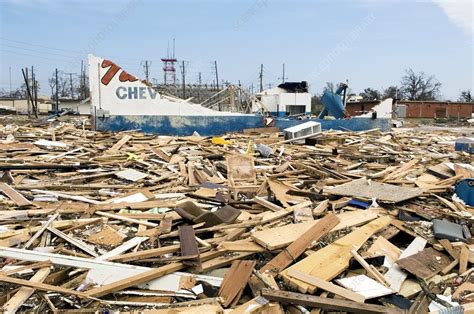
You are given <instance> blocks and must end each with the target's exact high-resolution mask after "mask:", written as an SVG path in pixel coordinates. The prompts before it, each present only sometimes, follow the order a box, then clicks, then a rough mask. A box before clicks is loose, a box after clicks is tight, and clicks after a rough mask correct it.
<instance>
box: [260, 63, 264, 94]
mask: <svg viewBox="0 0 474 314" xmlns="http://www.w3.org/2000/svg"><path fill="white" fill-rule="evenodd" d="M259 78H260V91H263V64H261V65H260V76H259Z"/></svg>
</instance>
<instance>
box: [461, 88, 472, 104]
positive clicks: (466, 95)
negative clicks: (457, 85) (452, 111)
mask: <svg viewBox="0 0 474 314" xmlns="http://www.w3.org/2000/svg"><path fill="white" fill-rule="evenodd" d="M458 101H462V102H472V101H473V98H472V94H471V90H470V89H468V90H464V91H461V95H459V99H458Z"/></svg>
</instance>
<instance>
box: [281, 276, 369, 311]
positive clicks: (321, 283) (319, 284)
mask: <svg viewBox="0 0 474 314" xmlns="http://www.w3.org/2000/svg"><path fill="white" fill-rule="evenodd" d="M288 276H291V277H293V278H296V279H298V280H301V281H303V282H306V283H308V284H311V285H313V286H315V287H316V288H319V289H322V290H324V291H327V292H331V293H334V294H337V295H339V296H341V297H343V298H346V299H348V300H351V301H354V302H362V303H364V301H365V297H364V296H363V295H360V294H358V293H355V292H353V291H351V290H348V289H345V288H343V287H340V286H337V285H335V284H333V283H330V282H328V281H325V280H322V279H319V278H318V277H314V276H310V275H308V274H303V273H301V272H299V271H296V270H289V271H288Z"/></svg>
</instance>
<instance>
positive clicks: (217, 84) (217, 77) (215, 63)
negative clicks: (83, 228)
mask: <svg viewBox="0 0 474 314" xmlns="http://www.w3.org/2000/svg"><path fill="white" fill-rule="evenodd" d="M214 68H215V70H216V86H217V90H219V74H218V72H217V61H214Z"/></svg>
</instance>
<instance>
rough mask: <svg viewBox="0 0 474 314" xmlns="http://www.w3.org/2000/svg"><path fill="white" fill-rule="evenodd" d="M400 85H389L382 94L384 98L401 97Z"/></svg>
mask: <svg viewBox="0 0 474 314" xmlns="http://www.w3.org/2000/svg"><path fill="white" fill-rule="evenodd" d="M397 91H398V87H397V86H389V87H387V88H386V89H384V91H383V94H382V99H387V98H393V99H395V98H397V97H399V95H398V92H397Z"/></svg>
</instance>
